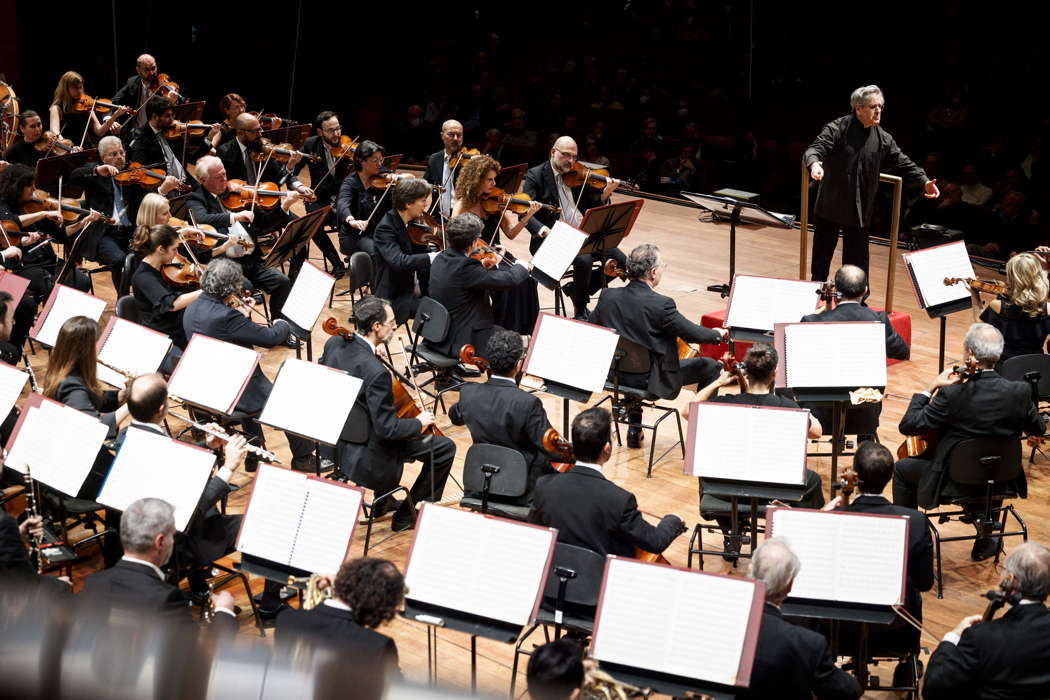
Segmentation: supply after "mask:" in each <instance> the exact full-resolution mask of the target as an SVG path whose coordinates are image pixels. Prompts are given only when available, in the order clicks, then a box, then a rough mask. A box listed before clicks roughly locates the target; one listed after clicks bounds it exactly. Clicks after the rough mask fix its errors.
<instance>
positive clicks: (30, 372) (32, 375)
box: [26, 357, 40, 394]
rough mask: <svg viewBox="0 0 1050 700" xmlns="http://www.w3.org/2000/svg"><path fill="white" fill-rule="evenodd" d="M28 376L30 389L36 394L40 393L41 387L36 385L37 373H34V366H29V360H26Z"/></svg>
mask: <svg viewBox="0 0 1050 700" xmlns="http://www.w3.org/2000/svg"><path fill="white" fill-rule="evenodd" d="M26 374H28V375H29V388H30V389H31V390H32V391H33V392H34V393H37V394H39V393H40V385H39V384H37V383H36V372H34V371H33V366H32V365H31V364H29V358H28V357H27V358H26Z"/></svg>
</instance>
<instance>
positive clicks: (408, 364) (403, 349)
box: [388, 336, 437, 409]
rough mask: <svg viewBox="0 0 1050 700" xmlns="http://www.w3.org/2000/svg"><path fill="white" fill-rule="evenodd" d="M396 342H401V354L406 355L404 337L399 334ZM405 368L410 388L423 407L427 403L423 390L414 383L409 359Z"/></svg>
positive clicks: (414, 376) (435, 401) (413, 374)
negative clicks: (424, 400)
mask: <svg viewBox="0 0 1050 700" xmlns="http://www.w3.org/2000/svg"><path fill="white" fill-rule="evenodd" d="M397 342H399V343H401V354H402V355H405V356H406V357H408V346H407V345H405V341H404V339H403V338H402V337H401V336H397ZM388 350H389V348H388ZM391 364H393V362H391ZM405 369H407V370H408V380H409V383H411V384H412V389H413V390H414V391H415V392H416V401H418V402H419V405H420V406H421V407H422V408H424V409H425V408H426V407H427V405H426V403H424V402H423V392H422V391H420V390H419V385H418V384H416V373H415V372H413V371H412V362H411V359H409V361H408V362H406V363H405ZM434 408H437V399H434Z"/></svg>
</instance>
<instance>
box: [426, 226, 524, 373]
mask: <svg viewBox="0 0 1050 700" xmlns="http://www.w3.org/2000/svg"><path fill="white" fill-rule="evenodd" d="M482 228H483V224H482V223H481V219H479V218H478V217H477V216H475V215H474V214H460V215H459V216H454V217H452V219H451V220H450V221H449V222H448V225H447V226H446V227H445V235H446V237H447V238H448V247H447V248H445V249H444V250H443V251H441V252H440V253H439V254H438V256H437V257H436V258H434V262H433V263H431V266H430V296H431V297H432V298H433V299H435V300H436V301H438V302H440V303H441V304H442V305H444V307H445V308H446V309H447V310H448V314H449V329H448V334H447V335H446V336H445V340H444V342H442V343H438V344H434V343H431V342H430V341H427V342H426V344H427V346H428V347H430V348H431V349H432V350H434V351H435V352H439V353H441V354H443V355H449V356H452V357H458V356H459V350H460V348H462V347H463V346H464V345H467V344H470V345H473V346H474V347H475V348H484V347H486V346H487V345H488V340H489V337H491V336H492V333H493V331H494V330H495V326H496V323H495V317H494V314H493V310H492V303H491V302H490V301H489V293H490V292H491V291H494V290H503V289H511V288H513V287H516V286H518V285H519V284H521V283H523V282H524V281H525V280H527V279H528V278H529V265H528V263H526V262H524V261H522V260H517V261H515V263H514V264H513V265H510V266H509V267H493V268H491V269H490V268H486V267H485V266H484V265H482V263H481V262H480V261H479V260H477V259H475V258H472V257H470V255H469V251H470V249H471V246H473V245H474V242H475V241H477V240H478V237H479V236H480V235H481V232H482Z"/></svg>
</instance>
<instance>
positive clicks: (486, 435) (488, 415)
mask: <svg viewBox="0 0 1050 700" xmlns="http://www.w3.org/2000/svg"><path fill="white" fill-rule="evenodd" d="M484 353H485V354H484V357H485V359H486V360H487V361H488V363H489V368H488V374H489V379H488V381H487V382H485V383H483V384H482V383H480V382H467V383H466V384H464V385H463V386H461V387H460V389H459V402H458V403H456V404H454V405H453V406H452V407H451V408H450V409H449V410H448V417H449V418H450V419H451V420H452V422H453V423H454V424H456V425H466V426H467V428H468V429H469V430H470V438H471V440H472V441H474V442H475V443H487V444H490V445H501V446H503V447H510V448H513V449H515V450H517V451H518V452H521V454H522V456H523V457H525V464H526V465H527V466H528V468H529V486H528V490H527V491H526V492H525V495H524V496H523V497H522V498H521V499H512V500H511V502H513V503H514V504H515V505H526V504H528V502H529V496H530V495H531V494H532V488H533V486H534V485H535V483H536V480H537V479H539V478H540V477H541V476H544V475H546V474H553V473H554V470H553V469H552V468H551V456H550V455H548V454H547V452H546V451H544V449H543V436H544V434H545V433H546V432H547V431H548V430H549V429H550V427H551V423H550V421H549V420H548V419H547V411H545V410H544V408H543V402H542V401H541V400H540V397H538V396H536V395H535V394H530V393H529V392H527V391H524V390H523V389H521V388H519V387H518V385H517V383H516V382H515V381H514V377H515V376H517V374H518V371H519V370H520V369H521V356H522V354H523V346H522V342H521V336H520V335H518V334H517V333H515V332H514V331H508V330H503V329H500V330H497V331H496V332H495V333H493V334H492V337H491V338H489V342H488V344H487V345H486V346H485V348H484ZM492 500H499V499H498V498H497V497H492Z"/></svg>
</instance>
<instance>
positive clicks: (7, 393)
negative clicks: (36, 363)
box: [0, 362, 29, 420]
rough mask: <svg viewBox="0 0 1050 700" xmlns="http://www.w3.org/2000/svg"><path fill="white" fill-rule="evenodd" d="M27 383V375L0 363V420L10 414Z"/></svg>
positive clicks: (4, 363)
mask: <svg viewBox="0 0 1050 700" xmlns="http://www.w3.org/2000/svg"><path fill="white" fill-rule="evenodd" d="M27 381H29V375H28V374H26V373H25V372H23V371H22V370H20V369H18V368H17V367H12V366H11V365H9V364H7V363H6V362H0V420H2V419H3V418H4V417H6V416H7V414H9V413H10V412H11V408H12V407H14V405H15V402H16V401H18V397H19V396H21V395H22V390H23V389H25V386H26V382H27Z"/></svg>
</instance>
